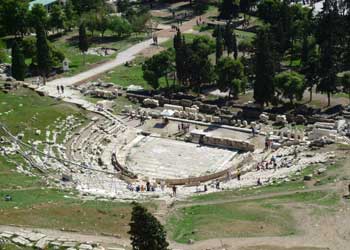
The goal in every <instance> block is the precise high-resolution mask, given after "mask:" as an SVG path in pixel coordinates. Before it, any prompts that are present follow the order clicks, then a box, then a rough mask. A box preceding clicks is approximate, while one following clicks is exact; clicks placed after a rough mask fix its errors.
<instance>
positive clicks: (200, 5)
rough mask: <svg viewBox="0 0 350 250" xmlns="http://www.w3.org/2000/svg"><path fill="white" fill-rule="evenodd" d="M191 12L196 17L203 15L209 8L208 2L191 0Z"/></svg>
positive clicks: (206, 0)
mask: <svg viewBox="0 0 350 250" xmlns="http://www.w3.org/2000/svg"><path fill="white" fill-rule="evenodd" d="M192 6H193V10H194V12H195V13H196V14H197V15H201V14H203V13H204V12H205V11H206V10H208V8H209V1H208V0H193V3H192Z"/></svg>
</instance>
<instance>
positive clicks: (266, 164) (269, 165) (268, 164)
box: [256, 155, 292, 171]
mask: <svg viewBox="0 0 350 250" xmlns="http://www.w3.org/2000/svg"><path fill="white" fill-rule="evenodd" d="M291 166H292V162H291V161H288V159H287V158H282V159H281V161H280V163H279V164H278V163H277V158H276V156H274V155H273V156H272V157H271V160H270V161H265V160H264V161H262V162H259V163H258V164H257V165H256V171H260V170H270V169H273V170H274V171H276V170H277V169H279V168H290V167H291Z"/></svg>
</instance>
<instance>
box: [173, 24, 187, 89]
mask: <svg viewBox="0 0 350 250" xmlns="http://www.w3.org/2000/svg"><path fill="white" fill-rule="evenodd" d="M185 46H186V44H185V40H183V39H182V35H181V31H180V30H178V31H177V33H176V35H175V36H174V49H175V68H176V75H177V79H178V81H179V82H181V84H182V85H184V84H185V80H186V77H185V75H186V74H185V71H186V70H185V50H186V48H185Z"/></svg>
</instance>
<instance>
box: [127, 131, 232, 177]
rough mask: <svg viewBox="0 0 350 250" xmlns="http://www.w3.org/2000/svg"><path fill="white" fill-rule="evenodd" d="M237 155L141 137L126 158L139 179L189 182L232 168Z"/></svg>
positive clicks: (161, 139)
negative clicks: (185, 179)
mask: <svg viewBox="0 0 350 250" xmlns="http://www.w3.org/2000/svg"><path fill="white" fill-rule="evenodd" d="M236 154H237V151H234V150H228V149H222V148H216V147H209V146H200V145H198V144H195V143H189V142H182V141H176V140H170V139H163V138H155V137H139V138H137V140H136V141H135V142H134V144H133V146H132V147H131V148H130V151H129V153H128V155H127V157H126V166H127V167H128V169H129V170H130V171H132V172H133V173H135V174H137V175H138V176H139V177H141V178H142V177H148V178H150V179H155V178H167V179H173V178H187V177H196V176H202V175H206V174H209V173H215V172H218V171H220V170H224V169H226V168H228V167H231V166H232V159H234V157H235V156H236Z"/></svg>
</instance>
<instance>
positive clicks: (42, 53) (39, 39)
mask: <svg viewBox="0 0 350 250" xmlns="http://www.w3.org/2000/svg"><path fill="white" fill-rule="evenodd" d="M36 53H37V54H36V58H37V64H38V70H39V72H40V75H41V76H42V78H43V83H44V84H46V77H47V75H48V74H49V73H50V70H51V67H52V61H51V51H50V47H49V43H48V41H47V39H46V32H45V29H44V27H43V26H41V25H38V26H37V28H36Z"/></svg>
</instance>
